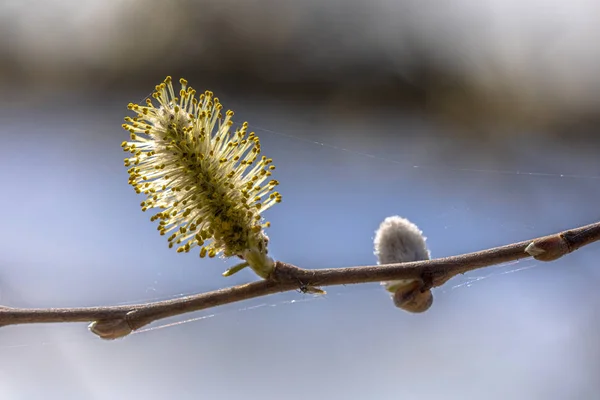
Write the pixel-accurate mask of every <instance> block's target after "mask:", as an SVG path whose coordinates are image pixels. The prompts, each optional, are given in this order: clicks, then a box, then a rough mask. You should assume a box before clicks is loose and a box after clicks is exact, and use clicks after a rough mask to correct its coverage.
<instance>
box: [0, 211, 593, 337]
mask: <svg viewBox="0 0 600 400" xmlns="http://www.w3.org/2000/svg"><path fill="white" fill-rule="evenodd" d="M598 240H600V222H597V223H594V224H590V225H586V226H582V227H579V228H575V229H571V230H567V231H563V232H560V233H556V234H553V235H549V236H544V237H540V238H537V239H532V240H527V241H523V242H518V243H513V244H509V245H506V246H501V247H495V248H492V249H488V250H482V251H477V252H474V253H468V254H463V255H459V256H453V257H446V258H439V259H434V260H427V261H416V262H409V263H401V264H387V265H375V266H362V267H348V268H328V269H317V270H306V269H302V268H298V267H296V266H294V265H291V264H287V263H284V262H280V261H277V262H276V264H275V269H274V271H273V273H272V274H271V276H270V277H269V279H266V280H262V281H258V282H253V283H248V284H245V285H239V286H234V287H229V288H225V289H220V290H216V291H213V292H208V293H202V294H198V295H193V296H186V297H181V298H177V299H172V300H165V301H158V302H154V303H144V304H136V305H125V306H109V307H87V308H44V309H21V308H10V307H0V326H6V325H17V324H31V323H57V322H92V324H91V325H90V330H92V332H94V333H95V334H97V335H98V336H100V337H101V338H104V339H116V338H119V337H123V336H126V335H128V334H129V333H131V332H132V331H135V330H137V329H140V328H141V327H143V326H145V325H147V324H150V323H151V322H154V321H156V320H159V319H162V318H167V317H172V316H175V315H179V314H184V313H188V312H192V311H199V310H204V309H207V308H211V307H216V306H220V305H224V304H229V303H234V302H238V301H243V300H248V299H251V298H255V297H261V296H266V295H270V294H273V293H278V292H285V291H290V290H296V289H299V288H306V287H309V286H314V287H316V286H331V285H346V284H358V283H368V282H380V281H390V280H398V279H414V280H418V281H419V282H421V287H420V288H419V290H421V291H426V290H429V289H431V288H433V287H437V286H441V285H443V284H444V283H446V282H447V281H448V280H449V279H451V278H452V277H454V276H456V275H459V274H463V273H465V272H468V271H472V270H475V269H479V268H484V267H488V266H491V265H496V264H500V263H505V262H509V261H515V260H519V259H523V258H528V257H534V258H535V259H537V260H540V261H553V260H556V259H558V258H560V257H562V256H563V255H565V254H568V253H570V252H572V251H575V250H577V249H579V248H581V247H583V246H585V245H587V244H590V243H592V242H595V241H598Z"/></svg>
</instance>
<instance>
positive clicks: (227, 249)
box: [121, 77, 281, 275]
mask: <svg viewBox="0 0 600 400" xmlns="http://www.w3.org/2000/svg"><path fill="white" fill-rule="evenodd" d="M179 83H180V85H181V89H180V90H179V91H177V92H176V91H175V90H174V88H173V80H172V79H171V77H167V78H166V79H165V80H164V82H162V83H161V84H159V85H157V86H156V88H155V89H156V91H155V92H154V93H153V94H152V96H151V98H149V99H148V100H146V102H145V104H144V105H138V104H133V103H130V104H129V105H128V106H127V108H128V109H129V110H131V111H132V112H133V113H134V114H135V115H134V116H129V117H126V118H125V123H124V124H123V125H122V126H123V128H124V129H125V130H126V131H127V132H128V136H129V141H125V142H123V143H122V144H121V147H122V148H123V150H124V151H125V152H128V153H130V156H129V157H127V158H125V160H124V164H125V166H127V167H130V168H129V170H128V172H129V184H130V185H131V186H132V187H133V188H134V190H135V191H136V192H137V193H141V194H143V195H145V196H146V199H145V200H144V201H142V202H141V204H140V206H141V208H142V210H143V211H149V210H150V209H157V210H156V211H154V212H152V214H153V216H152V218H151V220H152V221H158V231H159V233H160V234H161V235H168V243H169V247H171V248H173V247H174V248H175V249H176V250H177V251H178V252H181V253H187V252H189V251H190V249H193V248H194V247H199V249H198V251H199V254H200V257H206V256H208V257H211V258H212V257H215V256H216V255H218V254H220V255H221V256H222V257H232V256H240V257H242V258H245V259H247V261H248V263H249V264H250V266H251V267H252V268H253V269H254V270H255V271H257V269H258V270H260V271H261V272H260V273H259V275H264V274H266V273H267V272H268V271H267V272H265V271H266V270H267V269H268V268H270V267H271V266H272V265H271V264H272V260H270V258H268V257H267V256H266V253H267V250H266V246H267V242H268V238H267V236H266V235H265V233H264V232H263V228H266V227H268V226H270V223H268V222H266V223H265V222H263V217H262V213H264V212H265V211H266V210H267V209H269V208H270V207H271V206H273V205H274V204H276V203H279V202H281V195H280V194H279V193H278V192H276V191H274V189H275V187H276V186H277V185H278V184H279V182H278V181H276V180H273V179H270V178H269V177H270V175H271V171H272V170H274V169H275V168H274V166H273V165H272V164H271V163H272V160H271V159H270V158H266V157H264V156H263V157H260V156H259V155H260V151H261V149H260V141H259V138H258V137H257V136H256V134H255V133H254V132H248V123H246V122H244V123H243V124H239V125H238V124H234V122H233V121H232V117H233V115H234V114H233V112H232V111H227V112H223V111H222V110H223V105H222V104H221V103H220V101H219V99H218V98H216V97H215V96H214V94H213V93H212V92H210V91H205V92H204V93H201V94H199V95H196V91H195V90H194V89H192V88H191V87H190V86H188V82H187V81H186V80H185V79H180V80H179ZM234 125H236V126H238V127H237V128H236V127H235V126H234ZM174 244H176V246H174ZM253 264H254V265H253ZM267 264H268V265H267ZM257 272H259V271H257Z"/></svg>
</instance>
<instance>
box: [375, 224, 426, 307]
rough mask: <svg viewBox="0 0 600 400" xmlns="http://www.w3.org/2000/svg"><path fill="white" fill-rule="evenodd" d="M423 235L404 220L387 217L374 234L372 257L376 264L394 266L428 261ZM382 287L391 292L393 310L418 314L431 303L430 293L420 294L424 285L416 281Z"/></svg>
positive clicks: (408, 280) (385, 283)
mask: <svg viewBox="0 0 600 400" xmlns="http://www.w3.org/2000/svg"><path fill="white" fill-rule="evenodd" d="M425 241H426V237H425V236H423V232H422V231H421V230H420V229H419V228H418V227H417V226H416V225H415V224H413V223H412V222H410V221H409V220H408V219H406V218H402V217H399V216H393V217H388V218H386V219H385V220H383V222H382V223H381V225H380V226H379V229H378V230H377V232H376V233H375V240H374V245H375V252H374V254H375V256H376V257H377V264H379V265H381V264H394V263H403V262H411V261H423V260H429V258H430V253H429V250H428V249H427V245H426V244H425ZM381 284H382V285H383V286H384V287H385V288H386V290H387V291H388V292H390V293H393V298H394V304H395V305H396V307H399V308H402V309H403V310H405V311H409V312H413V313H420V312H423V311H426V310H427V309H429V307H431V305H432V304H433V294H432V293H431V290H430V289H428V290H425V291H422V290H421V288H422V286H423V282H421V281H420V280H417V279H402V280H395V281H389V282H381Z"/></svg>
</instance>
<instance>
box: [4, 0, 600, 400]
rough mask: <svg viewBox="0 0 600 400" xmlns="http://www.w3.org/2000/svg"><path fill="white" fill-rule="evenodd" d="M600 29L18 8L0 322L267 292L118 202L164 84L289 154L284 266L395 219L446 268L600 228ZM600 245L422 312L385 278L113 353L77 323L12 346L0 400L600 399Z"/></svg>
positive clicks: (578, 7) (10, 71)
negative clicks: (16, 314)
mask: <svg viewBox="0 0 600 400" xmlns="http://www.w3.org/2000/svg"><path fill="white" fill-rule="evenodd" d="M599 34H600V6H599V5H598V4H597V3H596V2H594V1H591V0H574V1H571V2H564V1H563V2H548V1H540V0H527V1H516V0H502V1H501V0H483V1H477V2H475V1H463V0H455V1H452V2H450V1H443V0H433V1H428V2H417V1H406V0H398V1H389V0H373V1H366V0H344V1H342V0H321V1H313V0H305V1H274V0H253V1H251V0H248V1H242V0H221V1H218V2H217V1H206V0H198V1H192V0H187V1H186V0H174V1H170V2H166V1H157V0H145V1H142V0H128V1H115V0H104V1H97V0H93V1H92V0H91V1H87V2H74V1H67V0H64V1H39V0H38V1H25V0H22V1H16V0H15V1H10V0H4V1H3V2H1V3H0V90H1V93H2V96H1V97H0V121H1V122H2V123H1V124H0V138H1V141H2V145H1V146H0V160H1V165H2V168H1V169H0V179H1V180H2V182H3V183H4V187H3V189H2V196H0V207H1V209H2V210H3V211H4V212H3V217H2V225H3V226H4V229H3V230H2V233H0V304H2V305H5V306H11V307H75V306H94V305H113V304H129V303H139V302H145V301H157V300H163V299H169V298H174V297H177V296H181V295H183V294H193V293H199V292H204V291H208V290H214V289H218V288H222V287H225V286H230V285H234V284H240V283H245V282H249V281H252V280H255V279H256V278H255V277H254V276H252V275H251V274H250V273H248V272H242V273H240V274H237V275H235V276H234V277H231V278H227V279H226V278H223V277H221V273H222V272H223V271H224V270H225V269H226V268H227V266H229V265H231V262H230V261H224V260H200V259H199V258H198V257H197V255H195V254H192V253H190V254H186V255H178V254H176V253H175V252H174V251H172V250H169V249H168V248H167V245H166V240H164V238H163V237H160V236H159V235H158V234H157V232H156V230H155V225H154V224H153V223H151V222H150V221H149V216H148V215H146V214H144V213H142V212H141V211H140V210H139V202H140V201H141V197H139V196H137V195H136V194H135V193H134V192H133V190H131V188H130V187H129V186H128V185H127V173H126V168H125V167H123V165H122V159H123V157H124V155H125V154H124V153H123V152H122V150H121V147H120V143H121V142H122V141H123V140H124V138H125V137H127V135H126V134H125V132H124V131H123V130H122V129H121V127H120V125H121V123H122V121H123V117H124V116H125V115H127V109H126V105H127V103H129V102H140V101H142V100H143V99H144V98H145V96H147V95H149V94H150V93H151V91H152V89H153V87H154V85H156V84H158V83H160V82H161V81H162V80H163V79H164V77H165V76H166V75H172V76H173V77H174V78H179V77H181V76H183V77H186V78H187V79H188V81H189V82H190V84H191V85H192V86H193V87H195V88H196V89H198V90H199V91H202V90H205V89H210V90H213V91H214V92H215V93H216V94H217V95H218V97H219V98H220V99H221V102H222V103H223V104H224V105H225V107H227V108H231V109H233V110H235V112H236V117H237V118H239V119H240V120H239V121H238V122H242V121H248V122H249V124H250V127H251V129H253V130H254V131H255V132H256V133H257V134H258V136H259V137H260V138H261V143H262V149H263V153H264V154H265V155H267V156H268V157H271V158H273V159H274V160H275V165H277V170H276V171H275V172H276V176H275V178H276V179H278V180H279V181H280V182H281V183H282V184H281V187H280V192H281V193H282V194H283V203H282V204H280V205H278V206H276V207H274V208H273V209H271V210H269V211H268V212H267V214H266V216H267V218H268V219H269V220H270V221H271V222H272V224H273V226H272V228H270V229H269V232H268V233H269V236H270V237H271V244H270V251H271V253H272V254H273V255H274V257H276V258H278V259H281V260H283V261H286V262H290V263H294V264H296V265H298V266H301V267H305V268H324V267H343V266H351V265H370V264H374V263H375V257H374V256H373V254H372V252H373V249H372V247H373V246H372V240H373V236H374V231H375V229H376V228H377V227H378V225H379V223H380V222H381V221H382V220H383V219H384V218H385V217H387V216H390V215H397V214H398V215H402V216H404V217H407V218H409V219H410V220H412V221H413V222H415V223H416V224H417V225H419V227H420V228H421V229H423V231H424V232H425V234H426V235H427V236H428V243H429V246H430V248H431V251H432V255H433V256H434V257H443V256H450V255H456V254H460V253H465V252H471V251H476V250H480V249H484V248H489V247H493V246H498V245H502V244H507V243H510V242H514V241H520V240H525V239H528V238H533V237H536V236H541V235H545V234H549V233H553V232H557V231H560V230H564V229H568V228H571V227H575V226H578V225H583V224H587V223H591V222H594V221H596V220H597V219H598V211H597V204H598V200H597V199H598V198H599V197H598V196H599V194H600V193H599V192H600V190H599V184H600V159H599V157H598V152H599V150H600V140H598V135H597V133H596V129H595V128H596V125H597V123H598V121H599V118H598V117H599V115H600V113H599V111H600V90H599V89H600V74H599V73H597V70H598V69H599V67H600V47H598V46H597V45H596V42H597V40H596V38H597V37H598V35H599ZM599 249H600V248H599V247H598V246H595V245H591V246H589V247H586V248H583V249H582V250H580V251H577V252H576V253H573V254H571V255H569V256H568V257H565V258H563V259H561V260H559V261H557V262H554V263H551V264H542V263H539V262H537V261H535V260H533V261H532V260H526V261H521V262H518V263H514V264H510V265H501V266H496V267H491V268H488V269H485V270H481V271H477V272H475V273H471V274H467V275H466V276H462V277H460V278H456V279H454V280H452V281H450V282H449V283H448V284H447V285H445V286H444V287H442V288H439V289H437V290H436V291H435V292H434V295H435V302H434V306H433V307H432V308H431V309H430V310H429V311H428V312H427V313H425V314H422V315H409V314H406V313H404V312H402V311H400V310H397V309H395V308H394V307H393V305H392V302H391V300H390V299H389V297H388V296H387V294H386V293H385V292H384V291H383V290H382V289H381V288H380V287H379V286H378V285H377V284H368V285H357V286H347V287H330V288H327V290H328V294H327V295H326V296H321V297H312V296H306V295H302V294H300V293H296V292H292V293H284V294H280V295H275V296H270V297H268V298H262V299H256V300H253V301H248V302H244V303H238V304H232V305H229V306H225V307H220V308H217V309H214V310H207V311H204V312H199V313H194V314H190V315H185V316H181V317H178V318H173V319H170V320H166V321H160V322H159V323H156V324H153V325H152V326H150V327H148V329H146V330H144V331H142V332H140V333H136V334H134V335H131V336H130V337H127V338H125V339H123V340H119V341H116V342H104V341H101V340H100V339H98V338H96V337H95V336H94V335H92V334H91V333H89V332H87V331H86V328H85V325H84V324H72V325H32V326H14V327H5V328H2V329H0V398H2V399H39V398H47V399H50V398H52V399H54V398H56V399H120V398H141V399H166V398H178V399H196V398H202V397H210V398H216V399H234V398H240V397H242V396H243V397H244V398H250V399H254V398H256V399H259V398H260V399H281V398H284V399H304V398H308V397H320V398H330V399H338V398H343V399H367V398H368V399H397V398H415V399H481V398H486V399H505V398H513V399H573V398H577V399H595V398H597V397H598V392H599V391H600V382H598V379H597V377H598V376H599V374H600V345H599V342H598V339H597V338H598V331H599V330H600V294H599V292H598V290H597V287H598V282H599V281H600V271H599V270H598V266H597V257H598V254H599V251H600V250H599ZM189 319H191V321H188V320H189ZM166 324H173V325H166Z"/></svg>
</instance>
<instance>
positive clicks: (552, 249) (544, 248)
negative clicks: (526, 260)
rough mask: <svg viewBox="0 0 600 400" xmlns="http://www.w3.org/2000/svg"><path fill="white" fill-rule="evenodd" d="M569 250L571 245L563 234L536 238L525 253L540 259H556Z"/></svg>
mask: <svg viewBox="0 0 600 400" xmlns="http://www.w3.org/2000/svg"><path fill="white" fill-rule="evenodd" d="M569 252H570V250H569V245H568V244H567V241H566V240H565V239H564V238H563V237H562V236H561V235H554V236H550V237H548V238H544V239H540V240H536V241H535V242H531V243H529V245H528V246H527V247H525V253H527V254H529V255H530V256H532V257H533V258H535V259H536V260H538V261H554V260H557V259H559V258H561V257H562V256H564V255H565V254H568V253H569Z"/></svg>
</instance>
